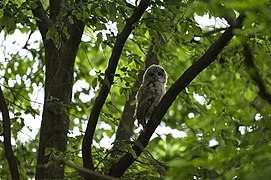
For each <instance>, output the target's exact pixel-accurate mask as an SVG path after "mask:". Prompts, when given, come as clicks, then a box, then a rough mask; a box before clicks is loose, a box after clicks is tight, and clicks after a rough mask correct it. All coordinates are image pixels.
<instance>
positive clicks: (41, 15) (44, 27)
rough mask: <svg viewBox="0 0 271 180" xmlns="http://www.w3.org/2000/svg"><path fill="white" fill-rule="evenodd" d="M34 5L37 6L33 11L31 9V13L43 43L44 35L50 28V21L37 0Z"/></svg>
mask: <svg viewBox="0 0 271 180" xmlns="http://www.w3.org/2000/svg"><path fill="white" fill-rule="evenodd" d="M36 4H37V7H36V8H35V9H32V13H33V16H34V17H35V19H36V22H37V25H38V28H39V30H40V33H41V36H42V39H43V41H44V42H45V40H46V33H47V31H48V29H49V28H50V26H51V24H52V21H51V20H50V19H49V18H48V17H47V15H46V13H45V10H44V9H43V7H42V3H41V2H40V1H39V0H37V1H36Z"/></svg>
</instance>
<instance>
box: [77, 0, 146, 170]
mask: <svg viewBox="0 0 271 180" xmlns="http://www.w3.org/2000/svg"><path fill="white" fill-rule="evenodd" d="M149 2H150V1H149V0H142V1H141V2H140V4H139V6H138V7H137V8H136V9H135V11H134V13H133V15H132V16H131V18H129V19H127V21H126V25H125V27H124V28H123V30H122V32H121V33H120V34H119V35H118V36H117V39H116V43H115V46H114V48H113V51H112V54H111V57H110V59H109V63H108V67H107V69H106V71H105V77H104V80H103V84H102V87H101V90H100V93H99V95H98V96H97V98H96V99H95V103H94V105H93V108H92V111H91V113H90V117H89V121H88V124H87V129H86V132H85V136H84V139H83V145H82V155H83V164H84V167H85V168H88V169H93V168H94V165H93V159H92V154H91V145H92V140H93V134H94V132H95V128H96V125H97V121H98V117H99V114H100V111H101V109H102V107H103V104H104V103H105V100H106V98H107V96H108V93H109V91H110V88H111V85H112V84H113V79H114V74H115V71H116V68H117V64H118V61H119V58H120V55H121V52H122V49H123V46H124V43H125V42H126V40H127V38H128V37H129V35H130V33H131V32H132V30H133V29H134V24H135V23H136V22H138V21H139V19H140V18H141V16H142V14H143V13H144V12H145V10H146V9H147V7H148V5H149Z"/></svg>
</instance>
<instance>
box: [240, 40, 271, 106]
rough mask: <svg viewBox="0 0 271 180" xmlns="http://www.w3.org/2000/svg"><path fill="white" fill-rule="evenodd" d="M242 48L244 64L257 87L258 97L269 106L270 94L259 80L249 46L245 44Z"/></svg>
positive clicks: (270, 101)
mask: <svg viewBox="0 0 271 180" xmlns="http://www.w3.org/2000/svg"><path fill="white" fill-rule="evenodd" d="M243 48H244V56H245V62H246V65H247V68H248V72H249V75H250V77H251V78H252V79H253V80H254V82H255V83H256V84H257V86H258V87H259V95H260V96H261V97H262V98H263V99H264V100H265V101H266V102H268V103H269V105H270V106H271V94H269V93H268V92H267V90H266V88H265V85H264V82H263V80H262V79H261V77H260V74H259V72H258V70H257V68H256V67H255V64H254V61H253V55H252V53H251V49H250V47H249V45H248V44H246V43H245V44H243Z"/></svg>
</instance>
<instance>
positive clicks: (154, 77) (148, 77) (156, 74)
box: [143, 64, 167, 84]
mask: <svg viewBox="0 0 271 180" xmlns="http://www.w3.org/2000/svg"><path fill="white" fill-rule="evenodd" d="M157 81H158V82H160V83H163V84H165V83H166V82H167V74H166V71H165V70H164V69H163V68H162V67H161V66H159V65H155V64H153V65H151V66H150V67H148V68H147V69H146V71H145V73H144V75H143V83H149V82H157Z"/></svg>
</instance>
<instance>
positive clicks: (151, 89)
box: [135, 65, 167, 129]
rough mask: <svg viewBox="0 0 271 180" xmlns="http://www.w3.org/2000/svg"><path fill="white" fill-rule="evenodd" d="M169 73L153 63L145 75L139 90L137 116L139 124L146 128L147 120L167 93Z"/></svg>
mask: <svg viewBox="0 0 271 180" xmlns="http://www.w3.org/2000/svg"><path fill="white" fill-rule="evenodd" d="M166 83H167V74H166V72H165V70H164V69H163V68H162V67H161V66H159V65H151V66H150V67H149V68H147V69H146V71H145V73H144V75H143V82H142V85H141V86H140V88H139V91H138V92H137V95H136V98H137V105H136V112H135V116H136V118H137V119H138V124H141V125H142V126H143V129H145V127H146V124H147V121H148V120H149V119H150V117H151V115H152V114H153V112H154V110H155V108H156V106H157V105H158V103H159V102H160V100H161V99H162V97H163V95H164V94H165V93H166V89H165V85H166Z"/></svg>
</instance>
